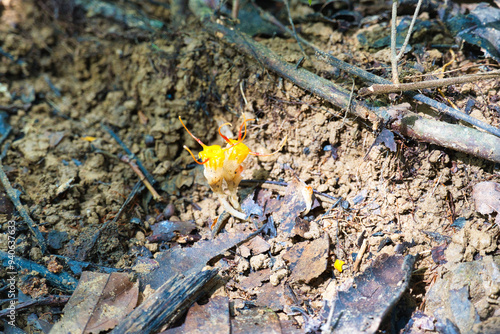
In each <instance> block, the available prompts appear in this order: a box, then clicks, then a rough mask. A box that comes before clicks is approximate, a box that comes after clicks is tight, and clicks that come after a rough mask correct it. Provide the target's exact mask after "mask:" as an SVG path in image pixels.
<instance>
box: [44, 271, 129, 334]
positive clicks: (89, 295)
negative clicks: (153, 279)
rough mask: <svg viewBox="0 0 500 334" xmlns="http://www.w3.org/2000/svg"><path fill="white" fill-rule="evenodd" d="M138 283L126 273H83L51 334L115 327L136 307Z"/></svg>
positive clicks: (95, 331)
mask: <svg viewBox="0 0 500 334" xmlns="http://www.w3.org/2000/svg"><path fill="white" fill-rule="evenodd" d="M138 295H139V283H138V282H131V281H130V279H129V275H128V274H125V273H112V274H101V273H94V272H88V271H84V272H83V273H82V276H81V278H80V282H78V286H77V287H76V290H75V292H74V293H73V295H72V296H71V298H70V300H69V302H68V303H67V304H66V306H65V307H64V318H63V319H62V320H61V321H59V322H58V323H56V324H55V325H54V326H53V327H52V330H51V331H50V333H73V334H78V333H100V332H102V331H106V330H109V329H111V328H114V327H115V326H116V325H117V324H118V323H119V322H120V321H121V320H122V319H123V318H125V316H126V315H127V314H128V313H130V312H131V311H132V310H133V309H134V307H135V306H136V304H137V298H138Z"/></svg>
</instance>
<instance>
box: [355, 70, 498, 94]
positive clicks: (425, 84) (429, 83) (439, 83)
mask: <svg viewBox="0 0 500 334" xmlns="http://www.w3.org/2000/svg"><path fill="white" fill-rule="evenodd" d="M499 77H500V71H492V72H488V73H477V74H471V75H463V76H460V77H456V78H445V79H437V80H426V81H419V82H409V83H400V84H397V85H390V84H387V85H384V84H382V85H371V86H370V87H364V88H361V89H360V90H359V92H358V94H359V96H366V95H376V94H387V93H396V92H405V91H409V90H417V89H426V88H436V87H443V86H451V85H458V84H463V83H467V82H474V81H479V80H485V79H492V78H499Z"/></svg>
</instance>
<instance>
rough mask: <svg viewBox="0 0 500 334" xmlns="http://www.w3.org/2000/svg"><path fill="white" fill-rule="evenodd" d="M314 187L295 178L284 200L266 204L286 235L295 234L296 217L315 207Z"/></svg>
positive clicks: (289, 185) (267, 210) (289, 184)
mask: <svg viewBox="0 0 500 334" xmlns="http://www.w3.org/2000/svg"><path fill="white" fill-rule="evenodd" d="M313 200H314V197H313V189H312V188H311V187H310V186H308V185H306V184H305V183H304V182H302V181H300V180H299V179H298V178H294V179H293V180H292V181H291V182H289V183H288V187H287V188H286V193H285V196H284V197H283V199H282V200H274V201H273V200H271V201H269V202H268V203H267V205H266V212H270V213H272V217H273V218H274V221H275V222H277V223H279V230H280V232H282V233H285V235H289V236H291V235H293V228H294V227H295V225H296V218H297V217H299V216H300V215H301V214H307V213H308V212H309V210H311V209H312V208H314V207H315V205H313V204H316V203H314V201H313Z"/></svg>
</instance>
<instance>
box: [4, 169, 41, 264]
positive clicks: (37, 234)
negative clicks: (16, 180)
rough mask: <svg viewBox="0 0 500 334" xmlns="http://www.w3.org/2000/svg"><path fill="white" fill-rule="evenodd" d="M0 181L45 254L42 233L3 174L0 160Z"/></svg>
mask: <svg viewBox="0 0 500 334" xmlns="http://www.w3.org/2000/svg"><path fill="white" fill-rule="evenodd" d="M0 181H1V182H2V184H3V187H4V189H5V191H6V192H7V195H8V196H9V198H10V200H11V201H12V203H14V206H15V207H16V209H17V211H19V214H20V215H21V217H23V219H24V221H25V222H26V224H27V225H28V228H29V230H30V232H31V234H33V237H34V238H35V240H36V242H37V244H38V246H40V250H41V251H42V253H43V254H45V253H46V252H47V242H46V241H45V239H44V238H43V235H42V233H41V232H40V230H39V229H38V226H37V225H36V223H35V222H34V221H33V219H31V217H30V215H29V213H28V211H27V210H26V209H25V208H24V206H23V204H22V203H21V200H20V199H19V192H18V190H16V189H14V188H12V186H11V185H10V181H9V178H8V177H7V174H5V172H4V170H3V165H2V163H1V162H0Z"/></svg>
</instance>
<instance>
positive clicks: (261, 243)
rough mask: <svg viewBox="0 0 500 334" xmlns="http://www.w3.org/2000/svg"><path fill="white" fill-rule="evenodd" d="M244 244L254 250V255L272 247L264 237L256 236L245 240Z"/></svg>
mask: <svg viewBox="0 0 500 334" xmlns="http://www.w3.org/2000/svg"><path fill="white" fill-rule="evenodd" d="M243 246H246V247H248V248H249V249H250V251H251V252H252V255H259V254H262V253H265V252H267V251H268V250H270V249H271V245H269V244H268V243H267V241H265V240H264V239H262V237H260V236H256V237H255V238H253V239H252V240H250V241H248V242H245V243H244V244H243Z"/></svg>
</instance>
